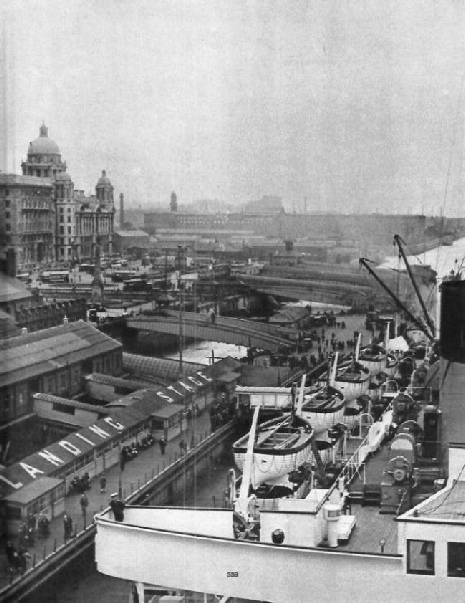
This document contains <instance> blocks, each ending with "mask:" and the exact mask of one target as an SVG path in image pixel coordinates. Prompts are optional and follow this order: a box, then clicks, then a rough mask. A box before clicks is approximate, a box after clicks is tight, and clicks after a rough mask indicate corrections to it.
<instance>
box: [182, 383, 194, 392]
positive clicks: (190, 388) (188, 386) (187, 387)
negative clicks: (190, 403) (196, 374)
mask: <svg viewBox="0 0 465 603" xmlns="http://www.w3.org/2000/svg"><path fill="white" fill-rule="evenodd" d="M178 383H179V385H182V387H183V388H184V389H185V390H187V391H188V392H192V391H194V388H193V387H191V386H190V385H186V384H185V383H183V382H182V381H178Z"/></svg>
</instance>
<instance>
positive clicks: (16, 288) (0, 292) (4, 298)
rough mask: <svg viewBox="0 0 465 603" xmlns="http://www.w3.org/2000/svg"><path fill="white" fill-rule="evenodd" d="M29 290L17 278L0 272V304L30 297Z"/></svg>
mask: <svg viewBox="0 0 465 603" xmlns="http://www.w3.org/2000/svg"><path fill="white" fill-rule="evenodd" d="M31 297H32V293H31V291H30V290H29V289H28V288H27V287H26V285H25V284H24V283H22V282H21V281H20V280H18V279H17V278H13V277H12V276H7V275H6V274H4V273H3V272H0V304H1V303H6V302H13V301H20V300H26V299H30V298H31Z"/></svg>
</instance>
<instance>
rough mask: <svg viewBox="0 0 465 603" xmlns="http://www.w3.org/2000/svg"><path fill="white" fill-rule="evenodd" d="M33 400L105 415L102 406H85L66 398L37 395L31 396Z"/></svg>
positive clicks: (82, 403)
mask: <svg viewBox="0 0 465 603" xmlns="http://www.w3.org/2000/svg"><path fill="white" fill-rule="evenodd" d="M32 397H33V398H34V400H44V401H45V402H51V403H52V404H62V405H63V406H69V407H70V408H79V409H80V410H88V411H91V412H96V413H99V414H101V415H106V414H107V413H106V412H105V410H104V408H103V407H102V406H97V405H95V404H86V403H84V402H79V401H78V400H69V399H68V398H60V396H54V395H52V394H43V393H41V392H40V393H37V394H34V395H33V396H32Z"/></svg>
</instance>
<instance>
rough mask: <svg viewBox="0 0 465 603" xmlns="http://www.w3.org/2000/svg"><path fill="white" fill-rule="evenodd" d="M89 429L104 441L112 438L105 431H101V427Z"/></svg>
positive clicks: (94, 426) (93, 426) (92, 426)
mask: <svg viewBox="0 0 465 603" xmlns="http://www.w3.org/2000/svg"><path fill="white" fill-rule="evenodd" d="M89 429H90V430H91V431H93V432H94V433H95V434H96V435H98V436H100V437H101V438H102V439H103V440H106V439H107V438H109V437H110V434H109V433H107V432H106V431H104V430H103V429H101V428H100V427H97V425H91V426H90V427H89Z"/></svg>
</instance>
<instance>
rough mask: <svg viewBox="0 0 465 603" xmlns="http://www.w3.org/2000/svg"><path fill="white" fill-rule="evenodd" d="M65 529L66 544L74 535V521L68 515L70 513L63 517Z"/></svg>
mask: <svg viewBox="0 0 465 603" xmlns="http://www.w3.org/2000/svg"><path fill="white" fill-rule="evenodd" d="M63 528H64V532H65V542H66V541H67V540H68V539H69V538H71V534H72V533H73V520H72V519H71V517H70V516H69V515H68V513H65V514H64V515H63Z"/></svg>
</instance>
